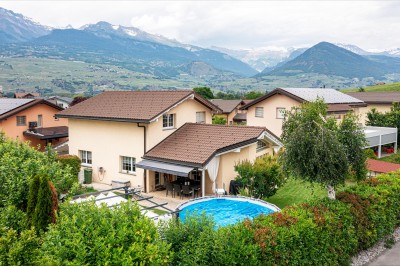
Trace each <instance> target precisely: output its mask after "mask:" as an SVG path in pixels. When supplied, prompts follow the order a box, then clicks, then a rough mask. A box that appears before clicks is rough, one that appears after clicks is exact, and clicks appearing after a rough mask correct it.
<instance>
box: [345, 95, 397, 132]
mask: <svg viewBox="0 0 400 266" xmlns="http://www.w3.org/2000/svg"><path fill="white" fill-rule="evenodd" d="M345 93H346V94H348V95H350V96H352V97H354V98H357V99H359V100H361V101H363V102H365V103H366V104H368V106H364V107H360V108H359V115H360V123H362V124H363V125H365V122H366V121H367V113H368V112H369V111H371V110H372V109H376V110H377V111H378V112H381V113H385V112H389V111H390V108H391V107H392V105H393V103H394V102H400V92H398V91H390V92H389V91H386V92H345Z"/></svg>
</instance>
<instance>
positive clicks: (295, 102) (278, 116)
mask: <svg viewBox="0 0 400 266" xmlns="http://www.w3.org/2000/svg"><path fill="white" fill-rule="evenodd" d="M317 98H322V99H324V101H325V102H326V103H327V104H328V115H329V116H333V117H335V118H336V119H338V120H340V119H343V115H344V114H346V113H347V112H349V111H354V112H355V113H356V114H358V112H359V111H358V109H359V108H360V107H364V106H366V104H365V103H364V102H363V101H361V100H359V99H356V98H354V97H351V96H349V95H346V94H344V93H341V92H339V91H336V90H334V89H313V88H278V89H275V90H273V91H271V92H269V93H267V94H266V95H264V96H262V97H260V98H258V99H256V100H254V101H252V102H250V103H248V104H246V105H245V106H243V107H242V109H244V110H247V125H249V126H262V127H267V128H268V129H269V130H270V131H271V132H272V133H274V134H275V135H277V136H280V135H281V134H282V125H283V121H284V118H285V112H286V111H290V110H291V109H292V108H294V107H299V106H300V105H301V103H303V102H306V101H314V100H316V99H317Z"/></svg>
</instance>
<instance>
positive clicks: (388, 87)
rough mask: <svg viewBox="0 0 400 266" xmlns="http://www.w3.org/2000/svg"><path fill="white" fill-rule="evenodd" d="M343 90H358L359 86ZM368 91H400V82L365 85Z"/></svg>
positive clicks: (365, 89)
mask: <svg viewBox="0 0 400 266" xmlns="http://www.w3.org/2000/svg"><path fill="white" fill-rule="evenodd" d="M342 91H343V92H357V91H359V89H358V88H354V89H348V90H347V89H346V90H342ZM364 91H366V92H380V91H400V82H395V83H390V84H384V85H376V86H368V87H364Z"/></svg>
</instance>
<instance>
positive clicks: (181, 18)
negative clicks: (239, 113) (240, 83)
mask: <svg viewBox="0 0 400 266" xmlns="http://www.w3.org/2000/svg"><path fill="white" fill-rule="evenodd" d="M0 7H3V8H6V9H11V10H13V11H14V12H17V13H22V14H23V15H25V16H27V17H30V18H32V19H33V20H35V21H37V22H39V23H41V24H44V25H48V26H52V27H65V26H67V25H68V24H70V25H72V26H73V27H75V28H78V27H80V26H82V25H84V24H89V23H96V22H98V21H107V22H110V23H112V24H118V25H124V26H134V27H137V28H140V29H142V30H144V31H147V32H150V33H153V34H160V35H164V36H166V37H168V38H173V39H177V40H178V41H180V42H184V43H190V44H194V45H199V46H203V47H210V46H213V45H214V46H220V47H227V48H236V49H237V48H258V47H268V46H276V47H281V46H283V47H291V46H294V47H305V46H311V45H314V44H316V43H318V42H320V41H328V42H334V43H350V44H355V45H358V46H360V47H361V48H363V49H387V48H395V47H400V1H321V0H320V1H276V2H275V1H145V2H144V1H143V2H142V1H14V0H13V1H0Z"/></svg>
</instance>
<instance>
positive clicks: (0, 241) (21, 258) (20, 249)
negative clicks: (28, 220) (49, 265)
mask: <svg viewBox="0 0 400 266" xmlns="http://www.w3.org/2000/svg"><path fill="white" fill-rule="evenodd" d="M40 245H41V239H40V238H39V237H37V236H36V233H35V230H34V229H30V230H24V231H22V232H21V233H20V234H19V233H18V232H17V231H15V230H14V229H7V230H6V229H5V228H0V265H39V264H37V259H38V257H39V254H40V249H39V248H40Z"/></svg>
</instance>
